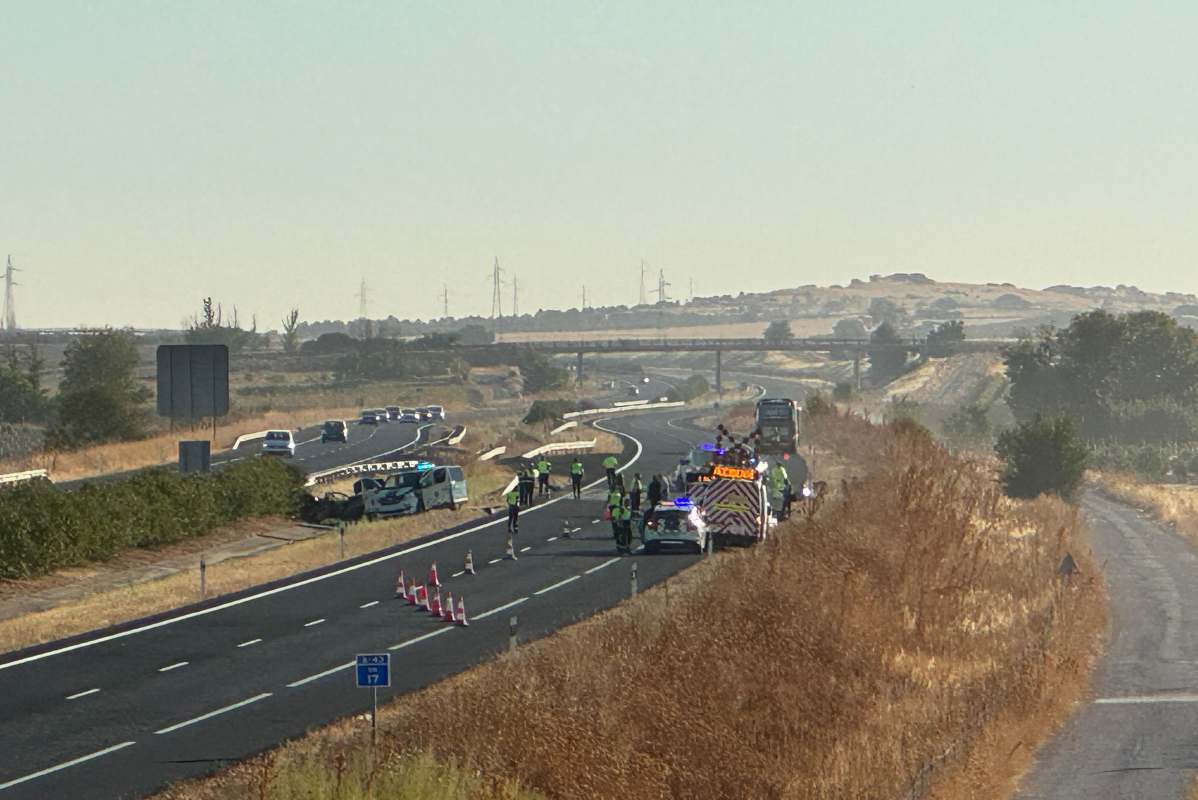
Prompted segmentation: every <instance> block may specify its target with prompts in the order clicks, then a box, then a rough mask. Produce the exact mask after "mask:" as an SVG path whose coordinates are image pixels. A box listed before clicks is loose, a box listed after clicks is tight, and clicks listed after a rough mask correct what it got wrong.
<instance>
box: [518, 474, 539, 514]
mask: <svg viewBox="0 0 1198 800" xmlns="http://www.w3.org/2000/svg"><path fill="white" fill-rule="evenodd" d="M536 485H537V471H536V468H535V467H534V466H533V465H532V464H529V465H528V466H526V467H525V468H524V469H522V470H520V505H522V506H530V505H532V495H533V489H534V487H535V486H536Z"/></svg>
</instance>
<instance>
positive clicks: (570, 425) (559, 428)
mask: <svg viewBox="0 0 1198 800" xmlns="http://www.w3.org/2000/svg"><path fill="white" fill-rule="evenodd" d="M577 427H578V421H577V420H570V421H569V422H563V423H562V424H561V425H558V426H557V427H556V428H554V429H553V430H551V431H549V435H550V436H552V435H553V434H555V433H561V432H562V431H568V430H570V429H571V428H577Z"/></svg>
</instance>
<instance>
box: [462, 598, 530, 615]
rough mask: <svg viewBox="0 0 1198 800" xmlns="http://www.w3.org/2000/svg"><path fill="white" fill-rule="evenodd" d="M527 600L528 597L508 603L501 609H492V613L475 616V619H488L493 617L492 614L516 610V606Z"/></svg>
mask: <svg viewBox="0 0 1198 800" xmlns="http://www.w3.org/2000/svg"><path fill="white" fill-rule="evenodd" d="M527 599H528V597H521V598H520V599H518V600H513V601H512V602H510V603H506V604H504V605H502V606H500V607H499V608H492V609H491V610H490V611H484V612H483V613H481V614H475V615H474V618H475V619H486V618H487V617H489V616H491V615H492V614H498V613H499V612H500V611H507V610H508V609H509V608H515V607H516V606H518V605H520V604H521V603H523V602H524V601H525V600H527Z"/></svg>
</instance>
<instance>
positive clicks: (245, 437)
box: [231, 428, 276, 450]
mask: <svg viewBox="0 0 1198 800" xmlns="http://www.w3.org/2000/svg"><path fill="white" fill-rule="evenodd" d="M270 430H276V429H275V428H271V429H270ZM268 433H270V431H255V432H254V433H243V434H241V435H240V436H238V437H237V438H236V439H234V440H233V447H232V448H231V449H233V450H236V449H237V448H238V447H241V445H242V444H244V443H245V442H250V441H253V440H254V439H261V438H262V437H264V436H266V434H268Z"/></svg>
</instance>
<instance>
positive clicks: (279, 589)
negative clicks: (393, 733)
mask: <svg viewBox="0 0 1198 800" xmlns="http://www.w3.org/2000/svg"><path fill="white" fill-rule="evenodd" d="M603 421H605V420H595V422H594V423H593V424H594V426H595V427H596V428H598V429H599V430H602V431H607V432H608V433H611V434H613V435H615V436H622V437H625V438H628V439H630V440H631V441H632V443H633V444H635V445H636V452H634V453H633V454H632V458H630V459H629V460H628V463H626V464H625V465H624V466H622V467H620V468H619V469H617V470H616V472H623V471H624V470H626V469H628V468H630V467H631V466H632V465H633V464H635V463H636V462H637V460H639V459H640V457H641V453H642V452H643V451H644V448H643V447H642V446H641V442H640V440H639V439H637V438H636V437H635V436H633V435H632V434H629V433H624V432H622V431H615V430H612V429H611V428H605V427H603V425H602V424H601V423H602V422H603ZM606 480H607V479H606V478H600V479H598V480H596V481H593V482H592V483H589V484H587V485H586V486H585V487H584V488H586V489H590V488H593V487H595V486H598V485H600V484H602V483H605V482H606ZM568 499H570V495H562V496H561V497H556V498H554V499H552V500H547V501H546V502H544V503H542V504H541V505H539V506H534V507H533V508H530V509H529V510H528V511H527V512H525V513H532V512H535V511H540V510H541V509H544V508H548V507H549V506H551V505H553V504H554V503H560V502H562V501H563V500H568ZM596 521H598V520H596ZM506 522H507V520H506V519H505V518H502V517H500V518H497V519H493V520H490V521H488V522H481V523H479V524H478V525H475V526H473V527H470V528H467V529H465V530H462V531H458V532H457V533H451V534H448V535H446V536H442V537H440V538H438V539H432V540H430V541H427V542H424V543H423V544H418V545H414V546H412V547H408V548H406V549H404V550H398V551H396V552H394V553H388V554H386V555H382V556H378V557H377V558H372V559H370V560H368V561H362V562H360V563H358V564H351V565H350V566H347V567H342V568H341V569H336V570H333V571H332V572H326V573H324V574H322V575H313V576H312V577H311V578H304V579H303V580H300V581H296V582H295V583H289V584H286V585H284V586H276V587H275V588H273V589H267V590H265V591H262V592H258V593H256V594H251V595H247V596H245V597H239V598H237V599H236V600H230V601H228V602H226V603H220V604H218V605H215V606H211V607H209V608H201V609H199V610H197V611H189V612H188V613H186V614H180V615H179V616H177V617H168V618H167V619H160V620H158V621H157V622H151V623H149V624H148V625H142V626H140V627H137V628H130V629H129V630H125V631H119V632H117V633H110V634H108V635H107V636H99V637H97V638H95V639H88V640H87V641H83V642H76V643H75V644H70V645H67V646H65V647H59V648H57V649H55V650H48V651H46V652H45V653H37V654H35V655H31V656H25V657H24V658H18V659H16V660H14V661H7V662H5V663H3V664H0V670H6V669H11V668H12V667H17V666H20V665H21V664H29V663H31V662H34V661H41V660H42V659H45V658H50V657H51V656H57V655H61V654H63V653H70V652H73V651H75V650H82V649H83V648H85V647H92V646H94V645H97V644H103V643H104V642H111V641H113V640H116V639H124V638H125V637H127V636H133V635H134V634H137V633H144V632H145V631H149V630H154V629H155V628H162V627H165V626H167V625H174V624H175V623H177V622H183V621H185V620H189V619H195V618H197V617H203V616H207V615H208V614H214V613H216V612H217V611H224V610H225V609H229V608H234V607H236V606H240V605H244V604H245V603H252V602H253V601H255V600H261V599H262V598H264V597H271V596H273V595H276V594H281V593H283V592H287V591H290V590H292V589H298V588H300V587H301V586H307V585H309V584H312V583H319V582H320V581H324V580H328V579H329V578H335V577H338V576H340V575H345V574H347V573H350V572H354V571H356V570H360V569H364V568H365V567H372V566H374V565H375V564H381V563H383V562H384V561H391V560H392V559H396V558H400V557H402V556H406V555H409V554H410V553H416V552H419V551H421V550H426V549H428V548H430V547H435V546H436V545H439V544H443V543H445V542H449V541H453V540H454V539H460V538H461V537H463V536H469V535H470V534H472V533H477V532H478V531H481V530H485V529H487V528H491V527H494V526H496V525H503V524H505V523H506Z"/></svg>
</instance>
